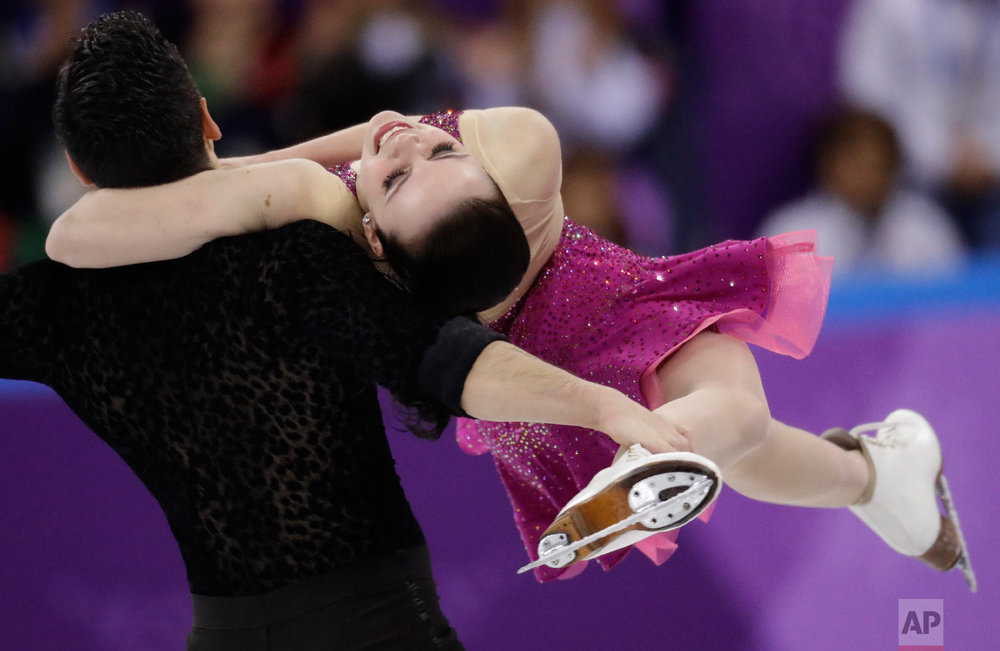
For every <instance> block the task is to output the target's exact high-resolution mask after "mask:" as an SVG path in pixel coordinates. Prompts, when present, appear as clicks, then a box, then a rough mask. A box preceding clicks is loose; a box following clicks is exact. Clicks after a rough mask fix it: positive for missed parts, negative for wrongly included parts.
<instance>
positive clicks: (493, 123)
mask: <svg viewBox="0 0 1000 651" xmlns="http://www.w3.org/2000/svg"><path fill="white" fill-rule="evenodd" d="M459 129H460V130H461V131H462V135H463V137H464V136H465V134H466V131H467V130H468V131H470V132H472V133H474V135H476V136H478V139H480V140H500V141H508V140H509V139H510V136H511V135H512V134H517V135H518V136H519V137H521V136H526V137H530V138H532V139H534V138H541V139H546V138H548V139H554V140H556V142H558V139H559V136H558V134H556V130H555V127H553V126H552V123H551V122H550V121H549V119H548V118H547V117H545V115H543V114H542V113H541V112H539V111H536V110H535V109H532V108H528V107H525V106H502V107H498V108H488V109H472V110H467V111H463V112H462V115H461V116H460V117H459ZM519 139H520V138H519ZM524 144H526V143H524Z"/></svg>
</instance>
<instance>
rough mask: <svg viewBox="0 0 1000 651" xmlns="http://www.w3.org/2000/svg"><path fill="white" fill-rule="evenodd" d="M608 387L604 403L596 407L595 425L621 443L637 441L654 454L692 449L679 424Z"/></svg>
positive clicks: (628, 444)
mask: <svg viewBox="0 0 1000 651" xmlns="http://www.w3.org/2000/svg"><path fill="white" fill-rule="evenodd" d="M608 391H609V392H610V393H609V394H607V397H606V398H604V400H605V401H606V403H607V404H602V405H600V406H599V407H598V409H599V420H598V423H597V427H596V428H595V429H597V430H599V431H601V432H604V433H605V434H607V435H608V436H610V437H611V439H612V440H614V441H615V442H616V443H618V444H620V445H623V446H625V447H628V446H630V445H632V444H634V443H638V444H640V445H642V446H643V447H644V448H646V449H647V450H649V451H650V452H652V453H654V454H658V453H661V452H690V451H691V441H690V440H688V438H687V432H686V431H684V429H682V428H681V427H680V426H678V425H676V424H674V423H671V422H669V421H667V420H666V419H665V418H663V417H661V416H659V415H657V414H655V413H653V412H652V411H650V410H648V409H646V408H645V407H643V406H642V405H640V404H639V403H637V402H633V401H631V400H629V399H628V398H626V397H625V396H623V395H622V394H620V393H618V392H617V391H614V390H612V389H608Z"/></svg>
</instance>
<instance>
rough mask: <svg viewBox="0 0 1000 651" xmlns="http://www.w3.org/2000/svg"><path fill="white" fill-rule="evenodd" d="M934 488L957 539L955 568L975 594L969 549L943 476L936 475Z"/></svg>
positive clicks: (974, 580)
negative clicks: (957, 550) (953, 527)
mask: <svg viewBox="0 0 1000 651" xmlns="http://www.w3.org/2000/svg"><path fill="white" fill-rule="evenodd" d="M935 488H936V489H937V494H938V497H940V498H941V503H942V504H943V505H944V509H945V511H947V513H948V519H949V520H951V523H952V524H953V525H954V526H955V534H956V535H957V537H958V545H959V548H960V550H961V551H960V552H959V557H958V561H957V562H956V563H955V566H956V567H958V569H959V570H961V572H962V576H964V577H965V582H966V584H968V586H969V592H972V593H975V592H976V589H977V588H978V584H977V582H976V573H975V571H974V570H973V569H972V561H971V559H970V558H969V547H968V545H966V543H965V535H964V534H963V533H962V525H961V524H960V523H959V521H958V510H957V509H956V508H955V501H954V500H953V499H952V496H951V489H950V488H949V487H948V480H947V479H945V477H944V474H941V475H938V479H937V484H936V485H935Z"/></svg>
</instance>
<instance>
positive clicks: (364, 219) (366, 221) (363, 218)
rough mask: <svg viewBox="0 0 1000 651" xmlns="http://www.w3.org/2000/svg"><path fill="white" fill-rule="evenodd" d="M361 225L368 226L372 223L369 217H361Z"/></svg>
mask: <svg viewBox="0 0 1000 651" xmlns="http://www.w3.org/2000/svg"><path fill="white" fill-rule="evenodd" d="M361 223H362V224H370V223H372V218H371V215H365V216H364V217H362V218H361Z"/></svg>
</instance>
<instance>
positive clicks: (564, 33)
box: [529, 0, 667, 151]
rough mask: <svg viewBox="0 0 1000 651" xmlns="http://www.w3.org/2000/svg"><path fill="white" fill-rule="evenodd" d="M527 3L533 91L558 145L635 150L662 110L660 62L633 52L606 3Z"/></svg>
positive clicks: (618, 16) (617, 11) (616, 10)
mask: <svg viewBox="0 0 1000 651" xmlns="http://www.w3.org/2000/svg"><path fill="white" fill-rule="evenodd" d="M531 5H532V11H533V13H532V14H530V15H531V16H532V21H531V24H530V26H529V30H530V35H529V45H530V48H531V70H530V75H531V84H532V85H531V94H532V97H533V98H534V100H535V101H536V102H537V103H538V108H539V109H541V111H542V112H543V113H545V114H546V115H547V116H548V117H549V118H550V119H551V120H552V122H553V124H555V126H556V128H557V129H558V130H559V135H560V138H561V139H562V141H563V147H564V148H572V147H573V146H576V145H577V144H580V145H585V146H592V147H600V148H602V149H605V150H614V151H627V150H629V149H630V148H632V147H634V146H635V145H636V144H637V143H638V142H639V140H640V139H641V138H642V137H643V136H644V135H646V133H647V132H648V131H649V129H650V128H651V127H652V126H653V124H655V122H656V120H657V118H658V117H659V115H660V113H661V111H662V109H663V106H664V103H665V98H666V94H667V84H666V78H667V77H666V70H665V67H666V66H665V63H662V62H658V61H655V60H652V59H650V58H648V57H646V56H644V55H643V54H642V53H641V52H640V51H639V50H638V48H637V47H636V45H635V43H634V42H633V40H632V38H631V37H630V35H629V33H628V31H627V30H626V28H625V17H624V16H623V15H622V13H621V12H622V7H621V6H620V5H618V4H616V3H614V2H612V1H611V0H546V1H545V2H533V3H531Z"/></svg>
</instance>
